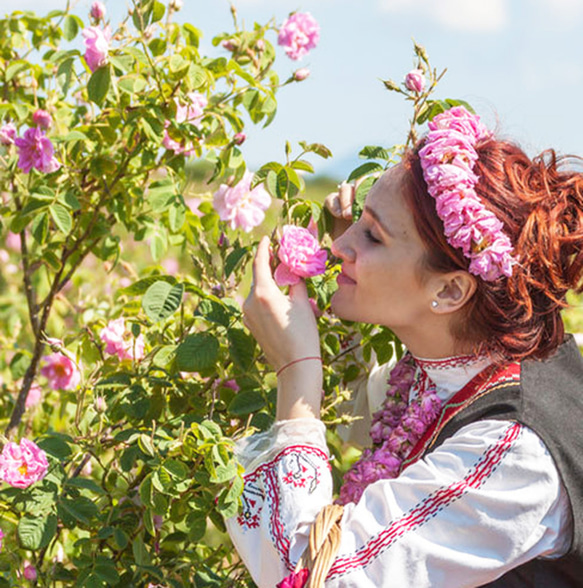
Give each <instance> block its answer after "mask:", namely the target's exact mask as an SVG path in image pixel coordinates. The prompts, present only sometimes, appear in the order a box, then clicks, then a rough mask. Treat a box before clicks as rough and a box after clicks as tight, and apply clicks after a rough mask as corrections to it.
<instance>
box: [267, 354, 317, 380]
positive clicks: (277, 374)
mask: <svg viewBox="0 0 583 588" xmlns="http://www.w3.org/2000/svg"><path fill="white" fill-rule="evenodd" d="M308 359H317V360H318V361H320V362H321V361H322V358H321V357H318V356H317V355H313V356H310V357H300V358H299V359H294V360H293V361H290V362H289V363H286V364H285V365H284V366H283V367H280V368H279V369H278V370H277V372H276V373H275V375H276V376H279V374H281V372H283V370H285V369H286V368H288V367H290V366H292V365H294V363H299V362H300V361H307V360H308Z"/></svg>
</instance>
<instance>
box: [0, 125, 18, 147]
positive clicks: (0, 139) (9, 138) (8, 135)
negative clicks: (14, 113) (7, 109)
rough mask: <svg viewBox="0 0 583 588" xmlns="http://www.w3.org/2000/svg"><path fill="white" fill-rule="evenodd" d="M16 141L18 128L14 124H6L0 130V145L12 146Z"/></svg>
mask: <svg viewBox="0 0 583 588" xmlns="http://www.w3.org/2000/svg"><path fill="white" fill-rule="evenodd" d="M15 139H16V126H15V125H14V123H6V124H5V125H3V126H2V128H0V143H2V145H6V146H7V147H8V146H9V145H12V144H13V143H14V140H15Z"/></svg>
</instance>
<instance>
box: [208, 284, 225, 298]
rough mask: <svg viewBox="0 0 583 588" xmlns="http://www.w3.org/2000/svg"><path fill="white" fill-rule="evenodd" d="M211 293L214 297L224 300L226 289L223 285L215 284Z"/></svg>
mask: <svg viewBox="0 0 583 588" xmlns="http://www.w3.org/2000/svg"><path fill="white" fill-rule="evenodd" d="M211 292H212V294H213V296H216V297H217V298H222V297H223V296H224V295H225V289H224V288H223V285H222V284H215V285H214V286H213V287H212V288H211Z"/></svg>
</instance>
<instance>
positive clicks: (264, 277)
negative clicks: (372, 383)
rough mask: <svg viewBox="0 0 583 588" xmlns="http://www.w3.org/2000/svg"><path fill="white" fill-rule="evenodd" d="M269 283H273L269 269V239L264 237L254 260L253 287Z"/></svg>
mask: <svg viewBox="0 0 583 588" xmlns="http://www.w3.org/2000/svg"><path fill="white" fill-rule="evenodd" d="M269 282H273V276H272V275H271V268H270V267H269V237H262V238H261V241H259V245H258V246H257V253H256V254H255V259H254V260H253V286H254V287H257V286H260V285H265V284H268V283H269Z"/></svg>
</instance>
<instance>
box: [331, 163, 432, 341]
mask: <svg viewBox="0 0 583 588" xmlns="http://www.w3.org/2000/svg"><path fill="white" fill-rule="evenodd" d="M405 173H406V172H405V170H404V168H402V166H396V167H394V168H391V169H390V170H389V171H387V172H386V173H385V174H384V175H383V176H382V177H381V178H380V179H379V180H378V181H377V182H376V184H375V185H374V186H373V187H372V189H371V191H370V192H369V194H368V196H367V199H366V204H365V208H364V212H363V214H362V216H361V217H360V219H359V220H358V222H356V223H354V224H353V225H351V227H350V228H349V229H348V230H347V231H346V232H345V233H344V234H343V235H341V236H340V237H339V238H338V239H336V240H335V241H334V243H333V245H332V252H333V253H334V254H335V255H336V256H338V257H340V258H341V259H342V273H341V274H340V275H339V276H338V290H337V291H336V293H335V294H334V296H333V298H332V310H333V311H334V313H335V314H336V315H337V316H339V317H340V318H343V319H346V320H351V321H357V322H366V323H372V324H380V325H385V326H387V327H390V328H391V329H392V330H393V331H394V332H395V333H396V334H397V336H399V337H400V338H401V339H402V340H405V339H407V335H408V333H409V332H413V331H418V330H419V327H420V326H422V322H421V321H423V319H424V317H427V316H428V312H431V311H430V308H431V301H432V292H430V290H429V286H428V282H429V281H430V280H429V281H428V280H422V279H421V277H422V276H423V272H427V270H424V269H422V258H423V255H424V253H425V248H424V245H423V242H422V241H421V237H420V236H419V233H418V232H417V229H416V228H415V223H414V221H413V216H412V214H411V211H410V210H409V208H408V206H407V204H406V202H405V198H404V189H405V182H404V181H405Z"/></svg>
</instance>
